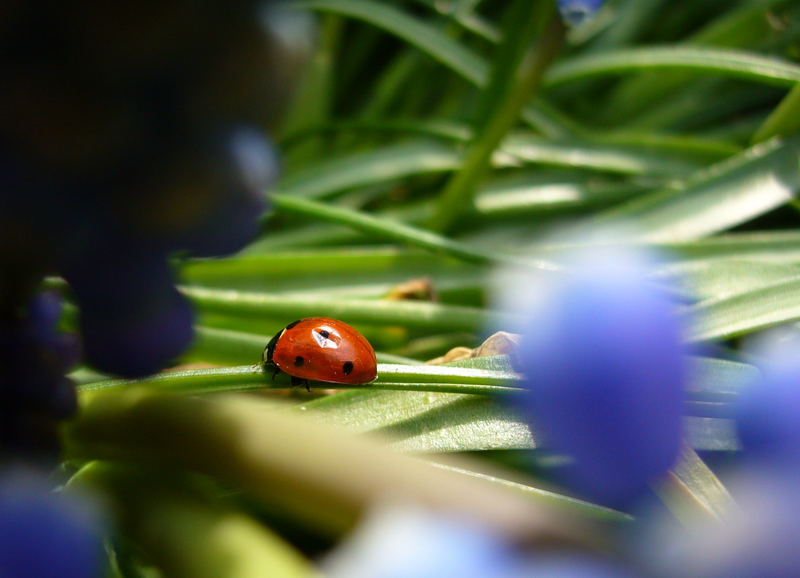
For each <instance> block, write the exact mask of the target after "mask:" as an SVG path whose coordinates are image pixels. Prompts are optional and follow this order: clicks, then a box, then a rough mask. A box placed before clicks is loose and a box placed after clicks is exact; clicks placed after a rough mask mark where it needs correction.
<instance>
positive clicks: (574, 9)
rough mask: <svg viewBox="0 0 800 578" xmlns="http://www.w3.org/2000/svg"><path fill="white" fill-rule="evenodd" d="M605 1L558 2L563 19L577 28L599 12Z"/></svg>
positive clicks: (578, 0)
mask: <svg viewBox="0 0 800 578" xmlns="http://www.w3.org/2000/svg"><path fill="white" fill-rule="evenodd" d="M604 1H605V0H558V10H559V11H560V12H561V18H563V19H564V22H566V23H567V24H569V25H572V26H577V25H579V24H581V23H582V22H583V21H584V20H586V19H587V18H588V17H590V16H592V15H593V14H594V13H595V12H597V11H598V10H599V9H600V7H601V6H602V5H603V2H604Z"/></svg>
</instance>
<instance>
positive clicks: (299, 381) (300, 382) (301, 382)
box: [292, 376, 311, 393]
mask: <svg viewBox="0 0 800 578" xmlns="http://www.w3.org/2000/svg"><path fill="white" fill-rule="evenodd" d="M295 385H305V386H306V391H307V392H309V393H311V388H310V387H308V380H307V379H302V378H300V377H295V376H292V386H295Z"/></svg>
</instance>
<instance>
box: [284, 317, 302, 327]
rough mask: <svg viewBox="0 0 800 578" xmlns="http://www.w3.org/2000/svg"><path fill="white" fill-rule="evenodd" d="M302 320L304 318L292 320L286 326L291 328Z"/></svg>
mask: <svg viewBox="0 0 800 578" xmlns="http://www.w3.org/2000/svg"><path fill="white" fill-rule="evenodd" d="M301 321H302V319H298V320H297V321H292V322H291V323H290V324H289V325H287V326H286V329H291V328H292V327H294V326H295V325H297V324H298V323H300V322H301Z"/></svg>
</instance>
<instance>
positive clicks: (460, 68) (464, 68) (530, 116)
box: [295, 0, 575, 136]
mask: <svg viewBox="0 0 800 578" xmlns="http://www.w3.org/2000/svg"><path fill="white" fill-rule="evenodd" d="M295 5H297V6H298V7H300V8H310V9H312V10H320V11H325V12H331V13H335V14H341V15H342V16H348V17H350V18H356V19H359V20H363V21H364V22H368V23H369V24H371V25H372V26H375V27H377V28H380V29H382V30H385V31H387V32H389V33H391V34H394V35H395V36H397V37H398V38H401V39H403V40H405V41H406V42H408V43H409V44H410V45H412V46H414V47H416V48H418V49H419V50H421V51H422V52H424V53H425V54H428V55H429V56H430V57H431V58H433V59H434V60H436V61H438V62H440V63H442V64H444V65H445V66H446V67H448V68H450V69H451V70H453V71H454V72H456V73H457V74H458V75H460V76H462V77H463V78H464V79H466V80H467V81H469V82H470V83H472V84H474V85H475V86H477V87H479V88H483V87H485V86H486V84H487V83H488V81H489V65H488V63H487V61H486V60H485V59H484V58H483V56H481V55H479V54H476V53H474V52H472V51H470V50H469V49H468V48H466V47H464V46H463V45H461V44H459V43H458V42H457V41H456V40H453V39H452V38H450V37H449V36H447V35H446V34H444V33H443V32H442V31H441V30H439V29H438V28H437V27H435V26H431V25H429V24H427V23H425V22H423V21H421V20H419V19H415V18H413V17H411V16H409V15H408V14H406V13H405V12H402V11H401V10H398V9H397V8H394V7H392V6H390V5H387V4H384V3H380V2H373V1H369V0H302V1H300V0H296V1H295ZM522 118H523V119H524V120H525V121H526V122H528V123H529V124H530V125H531V126H533V127H534V128H536V129H538V130H539V131H540V132H542V133H543V134H546V135H548V136H566V135H570V134H574V128H575V127H574V126H573V125H572V124H571V123H568V122H567V123H565V122H562V121H561V117H560V115H558V114H551V109H550V107H548V106H541V105H540V103H538V102H534V103H533V104H530V105H528V106H527V107H526V108H525V110H524V112H523V115H522Z"/></svg>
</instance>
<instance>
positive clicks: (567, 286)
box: [511, 249, 686, 507]
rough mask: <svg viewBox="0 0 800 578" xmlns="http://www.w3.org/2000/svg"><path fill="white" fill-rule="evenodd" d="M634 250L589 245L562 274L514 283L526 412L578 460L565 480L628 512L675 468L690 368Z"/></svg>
mask: <svg viewBox="0 0 800 578" xmlns="http://www.w3.org/2000/svg"><path fill="white" fill-rule="evenodd" d="M654 263H655V261H654V259H653V257H652V255H649V254H646V253H642V252H638V251H634V250H632V249H584V250H579V251H577V252H575V253H573V254H572V255H569V256H568V257H566V258H565V260H564V264H565V270H564V272H563V273H547V274H546V275H545V274H544V273H542V274H539V275H531V276H530V278H528V279H527V280H524V279H523V280H521V281H518V282H517V286H516V287H515V288H514V291H513V293H514V295H515V296H514V297H512V299H511V301H512V305H513V304H514V303H516V309H517V311H518V314H519V315H520V316H521V319H522V321H523V328H522V333H523V337H522V340H521V342H520V346H519V363H520V364H521V368H520V369H521V370H522V372H523V373H524V374H525V376H526V384H527V387H528V388H530V390H531V393H530V395H528V396H526V397H525V398H523V399H524V401H523V409H524V411H525V412H526V413H527V415H528V416H529V418H530V419H531V421H532V424H533V425H534V427H535V429H536V430H537V431H541V432H542V433H543V434H544V440H545V443H547V444H549V447H550V448H551V449H553V450H556V451H558V452H562V453H564V454H567V455H568V456H570V457H571V458H572V461H571V463H570V464H569V465H568V466H567V467H566V468H565V470H564V472H563V474H564V477H565V480H566V481H567V482H568V483H569V484H570V485H571V486H572V487H573V488H574V489H576V490H578V491H579V492H581V493H583V494H585V495H586V496H587V497H589V498H590V499H594V500H598V501H600V502H602V503H605V504H609V505H614V506H618V507H619V506H626V505H630V504H632V502H633V501H635V500H637V499H638V498H640V497H642V496H643V495H644V494H645V493H646V491H647V489H648V485H649V483H650V482H652V481H654V480H657V479H658V478H660V477H661V476H663V475H664V474H665V473H666V472H667V470H668V469H669V467H670V466H671V465H672V464H673V463H674V462H675V460H676V457H677V455H678V451H679V448H680V444H681V433H682V409H683V396H684V385H685V381H686V367H685V361H684V356H683V351H682V347H681V327H680V324H679V321H678V319H677V317H676V315H675V314H674V311H673V307H672V304H671V303H670V301H669V300H668V299H667V298H666V297H665V295H664V294H662V293H661V292H659V291H658V290H657V289H656V288H655V287H654V286H652V285H651V284H650V283H648V281H647V280H646V279H645V275H646V274H647V272H648V271H649V270H650V269H651V268H652V266H653V265H654Z"/></svg>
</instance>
